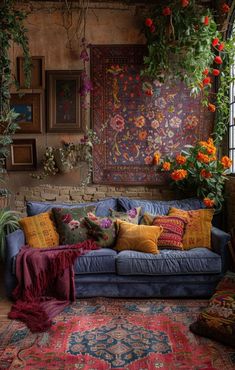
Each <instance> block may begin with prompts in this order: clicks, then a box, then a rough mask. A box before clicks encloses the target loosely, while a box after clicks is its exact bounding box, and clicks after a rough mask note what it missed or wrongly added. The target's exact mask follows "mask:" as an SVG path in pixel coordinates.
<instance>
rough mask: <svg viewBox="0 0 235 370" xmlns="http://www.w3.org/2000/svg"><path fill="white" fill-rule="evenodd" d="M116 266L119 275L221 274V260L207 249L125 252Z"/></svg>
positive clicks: (119, 257) (118, 257)
mask: <svg viewBox="0 0 235 370" xmlns="http://www.w3.org/2000/svg"><path fill="white" fill-rule="evenodd" d="M149 227H150V226H149ZM116 266H117V273H118V274H119V275H182V274H205V273H206V274H214V273H220V272H221V258H220V256H219V255H218V254H216V253H214V252H212V251H210V250H209V249H205V248H195V249H192V250H190V251H173V250H167V249H164V250H161V251H160V253H159V254H150V253H141V252H136V251H123V252H120V253H119V254H118V256H117V262H116Z"/></svg>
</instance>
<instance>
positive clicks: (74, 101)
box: [46, 71, 84, 133]
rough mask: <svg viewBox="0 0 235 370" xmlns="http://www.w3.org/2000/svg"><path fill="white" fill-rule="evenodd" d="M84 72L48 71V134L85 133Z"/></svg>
mask: <svg viewBox="0 0 235 370" xmlns="http://www.w3.org/2000/svg"><path fill="white" fill-rule="evenodd" d="M81 73H82V71H47V72H46V75H47V132H57V133H69V132H76V133H80V132H84V119H82V117H83V112H82V106H81V96H80V87H81Z"/></svg>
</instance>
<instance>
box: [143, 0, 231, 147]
mask: <svg viewBox="0 0 235 370" xmlns="http://www.w3.org/2000/svg"><path fill="white" fill-rule="evenodd" d="M229 11H230V8H229V6H228V5H227V4H226V3H223V4H222V6H221V8H220V16H221V13H222V17H223V16H227V15H228V13H229ZM145 35H146V38H147V46H148V55H147V56H146V57H145V60H144V63H145V68H144V70H143V74H144V75H147V76H148V77H150V78H151V79H157V80H159V81H161V82H164V81H166V80H167V79H180V80H182V81H184V82H185V84H186V85H187V87H188V88H189V89H190V91H191V95H193V96H197V95H199V94H201V96H202V104H203V105H205V106H207V108H208V109H209V111H211V112H216V119H215V121H216V124H215V130H214V133H213V136H214V140H215V142H216V143H219V142H220V141H221V140H222V138H223V135H224V133H225V132H226V128H227V126H228V118H229V86H230V82H231V81H232V79H233V78H232V77H231V75H230V67H231V64H232V63H233V61H234V56H235V48H234V39H230V40H224V34H223V32H220V31H219V30H218V27H217V23H216V22H215V14H214V13H213V12H212V10H211V9H209V8H206V7H205V6H202V5H199V4H198V2H197V1H195V0H173V1H169V2H167V3H165V2H164V5H163V6H159V5H158V6H156V7H152V10H151V13H150V14H149V16H148V17H147V18H146V19H145ZM215 78H219V89H218V92H217V94H215V93H214V92H213V91H212V84H213V82H214V79H215Z"/></svg>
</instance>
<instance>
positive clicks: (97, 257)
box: [74, 248, 117, 274]
mask: <svg viewBox="0 0 235 370" xmlns="http://www.w3.org/2000/svg"><path fill="white" fill-rule="evenodd" d="M116 255H117V252H115V251H114V250H112V249H108V248H102V249H97V250H94V251H91V252H88V253H87V254H85V255H83V256H80V257H79V258H77V259H76V261H75V264H74V272H75V274H115V272H116V267H115V259H116Z"/></svg>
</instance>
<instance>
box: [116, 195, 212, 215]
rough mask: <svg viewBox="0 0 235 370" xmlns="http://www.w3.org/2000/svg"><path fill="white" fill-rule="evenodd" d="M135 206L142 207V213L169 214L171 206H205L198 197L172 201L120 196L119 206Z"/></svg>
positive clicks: (187, 207) (126, 208) (125, 207)
mask: <svg viewBox="0 0 235 370" xmlns="http://www.w3.org/2000/svg"><path fill="white" fill-rule="evenodd" d="M134 207H141V208H142V213H145V212H148V213H150V214H151V215H167V214H168V212H169V209H170V207H175V208H180V209H184V210H191V209H200V208H205V206H204V205H203V202H202V201H201V200H200V199H197V198H188V199H180V200H170V201H160V200H140V199H130V198H118V208H120V209H121V210H123V211H128V210H129V209H131V208H134Z"/></svg>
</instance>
